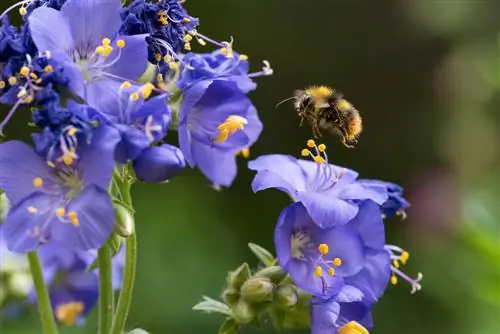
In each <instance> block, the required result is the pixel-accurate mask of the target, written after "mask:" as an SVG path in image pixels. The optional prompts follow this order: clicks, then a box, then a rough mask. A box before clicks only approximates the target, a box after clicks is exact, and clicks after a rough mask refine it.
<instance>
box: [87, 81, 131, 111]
mask: <svg viewBox="0 0 500 334" xmlns="http://www.w3.org/2000/svg"><path fill="white" fill-rule="evenodd" d="M121 84H122V83H121V82H120V81H118V80H115V79H110V78H106V77H101V78H98V79H95V80H92V81H91V82H90V83H88V84H87V85H85V93H84V99H85V102H86V103H88V105H89V106H91V107H94V108H95V109H97V110H98V111H99V112H101V113H104V114H111V115H113V114H115V113H116V111H118V110H119V106H120V105H119V103H120V99H121V97H120V86H121Z"/></svg>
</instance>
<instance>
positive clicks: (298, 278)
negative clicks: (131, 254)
mask: <svg viewBox="0 0 500 334" xmlns="http://www.w3.org/2000/svg"><path fill="white" fill-rule="evenodd" d="M301 153H302V156H303V157H309V158H311V159H310V160H304V159H296V158H294V157H292V156H285V155H277V154H275V155H264V156H260V157H258V158H257V159H255V160H253V161H250V162H249V163H248V166H249V168H250V169H251V170H254V171H256V172H257V174H256V176H255V178H254V180H253V183H252V188H253V190H254V191H255V192H257V191H260V190H264V189H268V188H276V189H278V190H280V191H283V192H285V193H286V194H287V195H288V196H290V197H291V198H292V200H293V203H292V204H290V205H289V206H288V207H286V208H285V209H284V210H283V211H282V212H281V215H280V216H279V218H278V222H277V224H276V227H275V234H274V242H275V248H276V254H277V258H276V259H274V257H273V256H272V255H271V254H270V253H269V252H268V251H266V250H264V249H262V248H261V247H258V246H256V245H251V246H250V248H251V250H252V251H253V252H254V253H255V254H256V255H257V257H258V258H259V260H260V261H261V262H262V263H263V264H264V265H265V267H264V268H260V269H258V270H257V271H256V272H254V273H252V271H251V270H250V269H249V268H248V266H246V265H244V266H243V267H240V268H238V269H236V270H235V271H233V272H231V273H230V274H229V276H228V279H227V282H228V284H227V287H226V289H225V290H224V293H223V295H222V299H223V300H224V304H225V305H227V306H226V307H227V308H228V309H229V310H230V312H227V313H226V314H228V313H229V314H230V316H229V318H228V320H227V323H229V324H230V325H231V324H232V325H234V326H233V327H232V328H233V329H234V330H233V331H231V330H229V331H227V333H236V329H237V327H238V326H241V325H242V324H246V323H249V322H250V321H252V320H254V319H256V318H258V317H259V316H260V315H261V314H262V313H266V314H268V315H269V316H270V317H271V319H272V320H273V324H274V325H275V326H276V327H277V328H282V327H304V326H307V327H309V326H310V328H311V333H313V334H323V333H324V334H326V333H338V334H366V333H368V330H370V329H371V328H372V327H373V321H372V318H371V313H370V312H371V309H372V307H373V306H374V305H375V303H376V302H377V301H378V300H379V298H380V297H381V296H382V294H383V293H384V291H385V289H386V287H387V285H388V283H389V282H391V283H392V284H393V285H395V284H397V283H398V280H399V279H403V280H405V281H407V282H408V283H409V284H410V285H411V288H412V293H414V292H415V291H417V290H420V289H421V285H420V283H419V282H420V280H421V279H422V275H421V274H419V275H418V277H417V279H413V278H411V277H409V276H407V275H406V274H405V273H404V272H403V271H402V266H404V265H405V264H406V262H407V261H408V259H409V253H408V252H407V251H405V250H404V249H402V248H400V247H397V246H393V245H388V244H386V239H385V228H384V222H383V219H384V218H385V217H392V216H394V215H396V213H397V214H399V215H403V216H404V212H405V211H404V210H405V209H406V208H408V207H409V203H408V202H407V201H406V200H405V199H404V198H403V196H402V188H401V187H399V186H397V185H395V184H392V183H387V182H383V181H378V180H363V179H359V178H358V173H356V172H355V171H353V170H350V169H347V168H343V167H339V166H335V165H332V164H330V163H329V161H328V156H327V153H326V146H325V145H324V144H320V145H317V144H316V143H315V142H314V140H309V141H308V142H307V147H306V148H304V149H303V150H302V152H301ZM245 268H247V269H245ZM217 303H218V302H216V301H213V300H208V299H207V300H205V301H203V302H201V303H200V304H198V305H197V306H196V307H195V309H197V310H208V306H210V307H212V308H213V307H215V309H216V310H218V311H219V312H220V313H224V310H225V309H224V307H223V306H222V305H224V304H222V305H219V304H217ZM242 304H243V305H245V306H242ZM231 322H232V323H231ZM230 325H226V326H230ZM221 331H223V330H222V329H221ZM223 332H224V331H223Z"/></svg>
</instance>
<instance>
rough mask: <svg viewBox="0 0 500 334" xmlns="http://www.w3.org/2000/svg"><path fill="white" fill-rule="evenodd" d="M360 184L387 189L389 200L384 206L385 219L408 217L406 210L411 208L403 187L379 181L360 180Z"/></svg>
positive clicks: (382, 207)
mask: <svg viewBox="0 0 500 334" xmlns="http://www.w3.org/2000/svg"><path fill="white" fill-rule="evenodd" d="M359 182H360V183H363V184H366V185H380V186H383V187H385V188H386V189H387V193H388V198H387V201H385V202H384V203H383V204H382V206H381V209H382V214H383V215H384V216H385V217H388V218H391V217H394V216H396V215H400V216H402V217H403V218H405V217H406V212H405V210H406V209H408V208H409V207H410V203H408V201H407V200H406V199H405V198H404V197H403V187H401V186H400V185H397V184H395V183H391V182H384V181H379V180H364V179H363V180H359Z"/></svg>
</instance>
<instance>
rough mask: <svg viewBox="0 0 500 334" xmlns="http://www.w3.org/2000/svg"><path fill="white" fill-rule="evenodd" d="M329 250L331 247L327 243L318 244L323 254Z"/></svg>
mask: <svg viewBox="0 0 500 334" xmlns="http://www.w3.org/2000/svg"><path fill="white" fill-rule="evenodd" d="M328 250H329V249H328V245H327V244H321V245H319V246H318V252H320V253H321V254H323V255H325V254H328Z"/></svg>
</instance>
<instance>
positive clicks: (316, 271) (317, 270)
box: [314, 266, 323, 277]
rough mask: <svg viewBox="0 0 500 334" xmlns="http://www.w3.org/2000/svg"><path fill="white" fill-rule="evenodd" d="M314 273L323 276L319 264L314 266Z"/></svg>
mask: <svg viewBox="0 0 500 334" xmlns="http://www.w3.org/2000/svg"><path fill="white" fill-rule="evenodd" d="M314 275H316V276H318V277H321V276H323V268H321V267H320V266H317V267H316V268H314Z"/></svg>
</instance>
